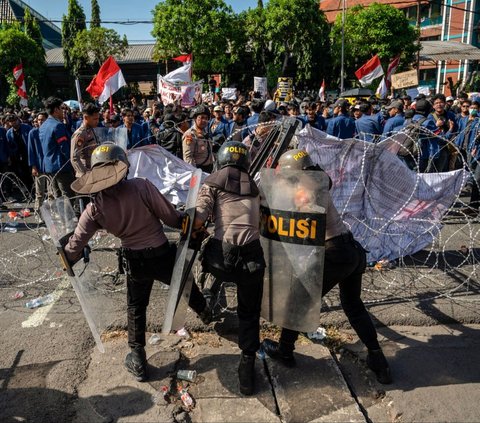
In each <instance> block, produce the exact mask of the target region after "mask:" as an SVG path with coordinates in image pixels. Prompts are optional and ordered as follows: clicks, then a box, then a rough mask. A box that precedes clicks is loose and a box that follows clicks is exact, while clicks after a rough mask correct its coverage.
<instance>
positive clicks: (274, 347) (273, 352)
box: [261, 338, 295, 367]
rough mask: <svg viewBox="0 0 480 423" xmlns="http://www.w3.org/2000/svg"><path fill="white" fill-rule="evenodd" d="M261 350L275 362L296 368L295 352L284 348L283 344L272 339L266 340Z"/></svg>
mask: <svg viewBox="0 0 480 423" xmlns="http://www.w3.org/2000/svg"><path fill="white" fill-rule="evenodd" d="M261 348H262V349H263V351H264V352H265V353H266V354H267V355H268V356H269V357H270V358H273V359H274V360H278V361H280V362H281V363H282V364H283V365H284V366H286V367H295V357H294V356H293V351H292V350H290V349H289V350H288V351H287V349H286V348H282V344H279V343H278V342H277V341H273V340H272V339H268V338H267V339H264V340H263V342H262V346H261Z"/></svg>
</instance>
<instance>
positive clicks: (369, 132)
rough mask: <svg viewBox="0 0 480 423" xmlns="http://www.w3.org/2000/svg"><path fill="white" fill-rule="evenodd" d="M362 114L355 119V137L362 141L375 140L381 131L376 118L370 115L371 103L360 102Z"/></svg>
mask: <svg viewBox="0 0 480 423" xmlns="http://www.w3.org/2000/svg"><path fill="white" fill-rule="evenodd" d="M360 112H362V116H361V117H360V118H359V119H357V120H356V121H355V132H356V138H357V139H359V140H362V141H368V142H375V141H376V140H377V138H378V137H379V136H380V134H381V133H382V130H381V128H380V124H379V123H378V119H377V118H376V117H374V116H372V105H371V104H370V103H361V104H360Z"/></svg>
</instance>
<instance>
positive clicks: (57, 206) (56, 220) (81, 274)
mask: <svg viewBox="0 0 480 423" xmlns="http://www.w3.org/2000/svg"><path fill="white" fill-rule="evenodd" d="M40 212H41V214H42V217H43V219H44V221H45V224H46V225H47V228H48V231H49V232H50V236H51V237H52V241H53V242H54V245H55V247H56V248H57V250H58V253H59V255H60V257H61V259H62V262H63V267H64V270H66V271H67V274H68V276H69V279H70V282H71V284H72V286H73V289H74V290H75V293H76V295H77V297H78V301H79V302H80V305H81V307H82V311H83V314H84V315H85V318H86V320H87V323H88V326H89V327H90V330H91V332H92V335H93V337H94V339H95V342H96V344H97V347H98V349H99V350H100V351H101V352H102V353H103V352H105V348H104V346H103V343H102V340H101V334H102V332H104V331H105V329H107V328H108V326H109V325H111V324H112V323H113V321H114V319H115V313H116V312H118V311H119V310H121V309H124V308H125V305H124V298H123V297H124V295H123V294H122V295H121V297H122V298H121V300H119V298H118V297H119V296H118V295H116V298H113V296H115V294H114V290H111V289H110V288H109V287H108V282H107V280H106V279H105V278H104V276H105V273H104V272H102V270H101V268H100V266H99V265H98V264H97V263H95V260H92V255H91V256H90V262H89V263H88V264H87V263H84V262H83V260H80V261H79V262H77V263H76V264H75V265H74V266H73V267H70V266H69V264H68V261H67V260H66V258H65V255H64V252H63V248H62V239H65V238H66V237H67V236H68V235H69V234H71V233H72V232H73V231H74V230H75V227H76V225H77V223H78V219H77V218H76V217H75V213H74V211H73V208H72V206H71V204H70V201H69V200H68V198H66V197H60V198H57V199H55V200H52V201H46V202H45V203H44V204H43V206H42V207H41V208H40Z"/></svg>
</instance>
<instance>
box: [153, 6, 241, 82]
mask: <svg viewBox="0 0 480 423" xmlns="http://www.w3.org/2000/svg"><path fill="white" fill-rule="evenodd" d="M153 14H154V26H153V31H152V35H153V36H154V37H155V38H156V40H157V43H156V47H155V56H156V59H157V60H161V59H169V58H172V57H175V56H178V55H180V54H182V53H193V66H194V71H195V73H197V74H201V75H202V76H204V75H205V74H206V73H210V72H222V71H224V70H225V69H226V68H227V66H228V65H229V64H230V63H231V57H230V54H229V53H231V48H230V47H231V45H232V43H233V41H234V40H235V38H236V37H237V36H238V33H237V31H236V28H237V27H236V26H235V19H236V16H235V14H234V13H233V10H232V8H231V7H230V6H227V5H226V4H225V2H224V1H223V0H165V1H163V2H160V3H158V4H157V5H156V6H155V10H154V11H153Z"/></svg>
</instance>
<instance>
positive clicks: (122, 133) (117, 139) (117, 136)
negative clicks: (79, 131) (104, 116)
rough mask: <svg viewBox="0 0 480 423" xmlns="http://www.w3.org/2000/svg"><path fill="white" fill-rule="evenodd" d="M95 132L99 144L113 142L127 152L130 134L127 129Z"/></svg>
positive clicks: (104, 129) (96, 130) (107, 129)
mask: <svg viewBox="0 0 480 423" xmlns="http://www.w3.org/2000/svg"><path fill="white" fill-rule="evenodd" d="M93 132H94V134H95V137H96V139H97V144H105V143H106V142H113V143H114V144H116V145H118V146H119V147H122V148H123V149H124V150H125V151H127V145H128V132H127V128H100V127H97V128H94V129H93Z"/></svg>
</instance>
